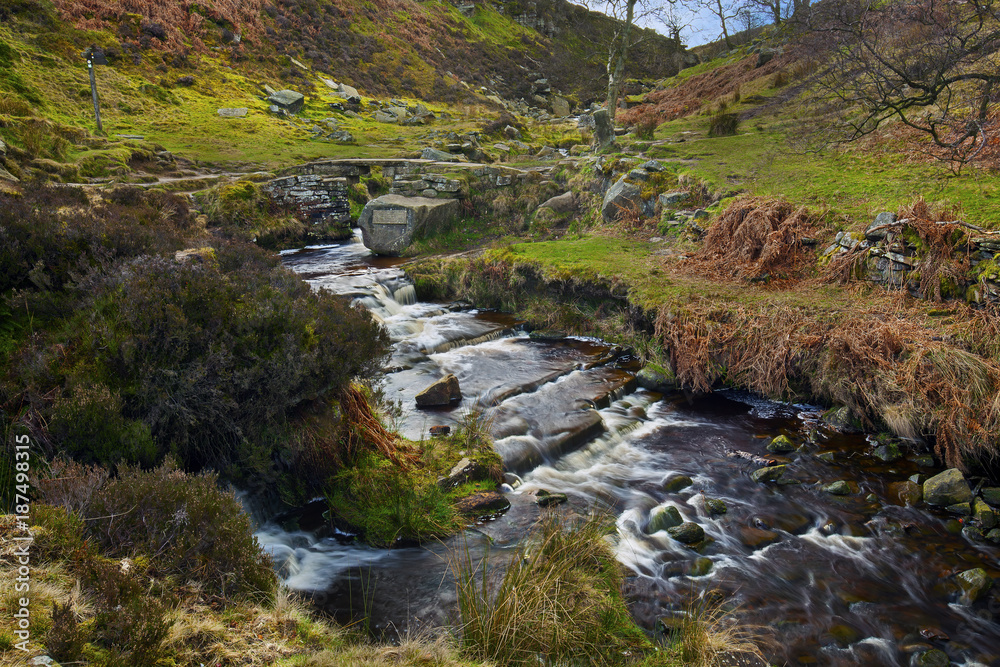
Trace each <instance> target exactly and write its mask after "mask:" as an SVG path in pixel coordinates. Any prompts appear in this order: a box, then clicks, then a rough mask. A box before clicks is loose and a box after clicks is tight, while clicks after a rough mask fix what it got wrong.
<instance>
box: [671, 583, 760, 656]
mask: <svg viewBox="0 0 1000 667" xmlns="http://www.w3.org/2000/svg"><path fill="white" fill-rule="evenodd" d="M763 637H764V631H763V628H759V627H753V626H747V625H743V624H740V623H737V622H736V619H735V617H734V616H733V614H732V613H731V612H728V611H726V610H725V609H724V607H723V606H722V605H721V604H718V603H715V604H711V603H708V602H706V601H705V600H704V599H702V600H698V601H697V602H695V603H694V604H692V605H691V607H690V609H688V610H687V611H686V613H685V614H684V615H683V617H682V621H681V623H680V624H679V625H678V626H677V627H676V628H675V630H674V632H673V635H672V639H673V640H674V641H675V642H676V643H677V644H679V645H680V648H681V656H682V658H683V661H684V664H685V665H690V666H691V667H715V666H716V665H723V664H725V665H753V664H760V665H764V664H767V662H766V661H765V660H764V655H763V654H762V653H761V650H760V645H761V643H762V642H763Z"/></svg>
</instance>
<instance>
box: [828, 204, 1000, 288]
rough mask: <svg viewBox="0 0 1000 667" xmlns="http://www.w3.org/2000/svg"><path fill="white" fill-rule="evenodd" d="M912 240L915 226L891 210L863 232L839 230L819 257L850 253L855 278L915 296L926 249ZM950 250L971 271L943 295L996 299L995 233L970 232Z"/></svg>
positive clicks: (999, 242)
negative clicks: (852, 258)
mask: <svg viewBox="0 0 1000 667" xmlns="http://www.w3.org/2000/svg"><path fill="white" fill-rule="evenodd" d="M916 239H918V236H917V233H916V230H915V229H913V227H912V226H910V225H909V224H908V223H907V221H906V220H897V219H896V214H895V213H888V212H887V213H880V214H879V215H878V217H876V218H875V221H874V222H872V224H871V225H869V227H868V229H867V230H866V231H865V232H864V233H863V234H862V233H858V232H839V233H838V234H837V237H836V238H835V239H834V243H833V245H831V246H830V247H829V248H827V249H826V251H825V252H824V254H823V256H824V258H826V259H828V260H829V259H832V258H833V257H835V256H837V255H842V254H845V253H852V254H853V255H855V256H856V260H855V262H856V263H855V275H856V276H857V277H858V278H861V279H863V280H868V281H870V282H873V283H876V284H879V285H883V286H885V287H887V288H891V289H906V290H908V291H909V292H910V293H911V294H913V295H914V296H920V278H921V276H920V271H921V269H922V268H923V267H922V265H923V262H924V260H925V256H926V254H925V251H922V250H921V248H920V247H919V246H918V244H917V243H916V242H915V241H916ZM955 251H956V252H955V254H956V255H958V256H959V257H963V258H964V257H965V256H967V257H968V259H969V264H970V265H971V270H969V271H966V272H965V273H964V275H962V276H961V277H960V278H958V279H957V280H955V281H954V282H953V283H949V284H947V285H942V296H945V297H951V298H961V299H964V300H966V301H969V302H970V303H978V304H981V303H987V302H1000V268H998V261H1000V260H998V259H997V257H998V255H1000V234H992V233H988V232H984V233H981V234H980V233H978V232H975V231H973V232H972V233H971V236H968V237H966V238H963V239H962V240H961V241H960V242H959V245H957V246H956V248H955Z"/></svg>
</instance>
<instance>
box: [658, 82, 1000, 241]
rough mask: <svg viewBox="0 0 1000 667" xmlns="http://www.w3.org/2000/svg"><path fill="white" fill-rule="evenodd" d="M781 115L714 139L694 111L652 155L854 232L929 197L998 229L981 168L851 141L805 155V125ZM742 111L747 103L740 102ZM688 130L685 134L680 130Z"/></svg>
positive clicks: (993, 188)
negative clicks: (954, 169) (956, 168)
mask: <svg viewBox="0 0 1000 667" xmlns="http://www.w3.org/2000/svg"><path fill="white" fill-rule="evenodd" d="M795 104H796V102H795V101H792V102H791V103H790V104H789V107H786V108H785V109H786V110H785V111H783V112H782V115H780V116H765V117H758V118H753V119H750V120H748V121H744V122H743V123H742V124H741V125H740V128H739V131H738V133H737V134H736V135H735V136H729V137H714V138H709V137H708V136H707V134H708V124H709V118H708V117H707V116H703V115H700V114H699V115H693V116H688V117H686V118H682V119H678V120H675V121H671V122H668V123H664V124H663V125H661V126H660V127H659V128H658V129H657V131H656V138H657V139H661V140H662V139H672V140H676V139H678V138H680V137H682V136H683V137H684V139H685V142H684V143H683V144H668V145H666V146H662V147H656V148H655V149H653V150H652V151H651V153H650V154H651V155H653V156H659V157H661V158H665V159H668V160H672V161H675V162H676V165H675V167H676V168H677V170H678V171H680V172H681V173H689V174H691V175H692V176H695V177H697V178H699V179H702V180H705V181H707V182H708V183H709V184H711V185H712V187H713V188H715V189H717V190H720V191H734V190H740V189H745V190H749V191H750V192H753V193H755V194H764V195H770V196H774V197H779V198H783V199H787V200H789V201H791V202H793V203H796V204H804V205H807V206H810V207H811V208H812V209H813V210H816V211H825V212H827V216H826V218H827V219H828V220H829V221H831V222H832V223H833V226H834V227H835V228H837V229H840V228H851V229H854V228H855V227H856V226H857V225H858V224H860V223H862V222H864V223H867V222H870V221H871V219H873V218H874V216H875V215H877V214H878V213H880V212H881V211H886V210H888V211H895V210H897V209H898V208H899V207H901V206H904V205H907V204H911V203H913V202H914V201H915V200H916V199H917V198H918V197H923V198H924V199H926V200H927V201H928V202H929V203H934V204H936V205H940V206H944V207H948V208H952V207H957V208H958V212H959V216H960V217H961V218H962V219H964V220H965V221H966V222H970V223H973V224H976V225H980V226H984V227H988V228H997V227H998V226H1000V184H998V182H997V180H996V177H995V176H994V175H992V174H990V173H987V172H985V171H983V170H978V169H972V168H966V169H965V170H964V171H963V173H962V174H961V176H954V175H953V174H951V173H950V172H949V171H948V170H947V169H946V168H945V167H944V166H943V165H941V164H939V163H925V162H920V161H915V160H908V159H907V155H906V153H905V151H906V150H907V149H906V148H905V147H902V146H900V147H898V151H899V152H893V151H892V150H891V149H892V148H893V147H892V146H884V148H883V151H879V152H874V151H871V150H867V149H864V148H861V147H860V146H853V145H848V146H846V148H845V149H844V150H836V149H834V148H828V149H826V150H824V151H822V152H820V153H806V152H804V151H803V150H802V149H796V147H795V146H793V145H790V144H789V141H788V138H789V136H790V135H792V133H793V132H794V131H795V130H796V129H797V128H798V127H799V126H801V124H802V123H804V122H806V120H805V119H797V118H795V117H794V113H795V112H794V111H792V110H790V109H791V108H793V107H794V106H795ZM731 108H735V109H737V110H739V109H741V108H743V109H745V108H747V107H746V106H745V105H738V106H735V107H731ZM682 133H687V134H682Z"/></svg>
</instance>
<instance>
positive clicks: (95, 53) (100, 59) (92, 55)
mask: <svg viewBox="0 0 1000 667" xmlns="http://www.w3.org/2000/svg"><path fill="white" fill-rule="evenodd" d="M80 55H82V56H83V57H84V58H86V59H87V71H88V72H90V95H91V97H93V98H94V116H95V117H96V118H97V131H98V132H100V133H102V134H103V132H104V128H103V127H102V126H101V103H100V102H99V101H98V100H97V79H96V78H95V77H94V65H107V64H108V59H107V58H105V57H104V52H103V51H101V50H100V49H98V48H97V47H94V46H91V47H88V48H87V50H86V51H84V52H83V53H81V54H80Z"/></svg>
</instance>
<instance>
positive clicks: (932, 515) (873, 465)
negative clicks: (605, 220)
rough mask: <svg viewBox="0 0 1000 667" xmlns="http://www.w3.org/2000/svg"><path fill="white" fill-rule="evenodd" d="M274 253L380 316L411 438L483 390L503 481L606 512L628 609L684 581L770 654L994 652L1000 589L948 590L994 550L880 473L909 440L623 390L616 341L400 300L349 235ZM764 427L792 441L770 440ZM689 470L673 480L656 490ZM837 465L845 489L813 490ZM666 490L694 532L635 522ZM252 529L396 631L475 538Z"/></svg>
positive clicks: (897, 477) (895, 476)
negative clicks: (442, 381)
mask: <svg viewBox="0 0 1000 667" xmlns="http://www.w3.org/2000/svg"><path fill="white" fill-rule="evenodd" d="M283 260H284V262H285V263H286V265H287V266H289V267H290V268H292V269H293V270H295V271H297V272H298V273H300V274H301V275H302V276H303V277H304V278H305V279H306V280H307V281H309V282H310V283H311V284H312V285H313V286H314V287H316V288H326V289H331V290H333V291H335V292H337V293H340V294H344V295H347V296H349V297H351V298H353V299H355V301H356V303H357V304H359V305H361V306H364V307H366V308H368V309H369V310H370V311H371V312H372V313H373V315H374V316H375V317H377V318H378V319H379V320H380V321H381V322H382V323H383V324H384V325H385V326H386V328H387V329H388V331H389V333H390V336H391V338H392V340H393V344H394V352H393V355H392V359H391V360H390V362H389V364H388V367H387V371H388V372H387V374H386V381H385V391H386V394H387V396H388V397H389V398H390V399H392V400H397V401H399V403H400V405H401V407H402V413H401V418H400V423H399V424H398V428H399V430H400V431H401V432H402V433H403V434H404V435H405V436H406V437H408V438H411V439H420V438H421V437H428V435H427V434H428V429H429V428H430V427H431V426H434V425H442V424H447V425H455V424H458V423H461V421H462V420H463V419H464V418H465V416H466V415H467V414H468V412H469V411H470V410H473V409H487V410H488V411H489V412H490V419H491V423H492V429H493V433H494V436H495V437H496V438H497V440H496V449H497V451H498V452H499V453H500V454H501V455H502V457H503V458H504V461H505V464H506V466H507V468H508V469H509V470H514V471H517V472H518V474H520V475H521V478H522V479H523V484H522V485H521V486H519V487H518V488H517V489H516V490H515V491H514V492H513V493H515V494H520V496H522V497H526V496H528V495H529V494H532V493H534V492H536V491H538V490H540V489H545V490H547V491H549V492H561V493H566V494H567V495H568V496H569V497H570V504H571V505H572V506H573V507H574V508H578V509H586V508H590V509H593V508H597V509H600V510H602V511H606V512H610V513H612V514H613V516H614V517H615V522H616V525H617V528H618V535H617V540H616V542H617V547H616V548H617V554H618V557H619V560H621V562H622V563H624V564H625V565H626V566H627V567H628V568H629V569H630V570H631V571H632V573H633V574H632V576H630V577H629V580H628V588H629V590H628V592H629V596H630V599H631V600H632V601H633V602H632V609H633V613H634V614H635V616H636V617H637V619H638V620H639V622H640V624H641V625H643V626H644V627H647V628H653V627H655V624H656V621H657V619H658V618H661V617H664V616H670V615H671V614H675V613H677V612H678V611H682V610H683V609H684V608H685V607H687V606H689V605H691V604H692V602H691V601H692V600H694V599H698V598H705V597H706V596H708V597H721V598H724V599H726V600H727V603H726V604H727V605H732V606H734V607H736V608H737V610H736V612H735V615H736V618H738V619H739V620H740V621H741V622H744V623H748V624H753V625H758V626H761V628H762V629H763V631H764V632H765V633H766V634H767V636H768V637H769V642H768V644H767V647H766V650H765V653H766V654H767V656H768V658H769V659H770V660H771V661H772V662H774V663H776V664H789V665H799V664H802V665H812V664H817V665H845V666H846V665H908V664H910V660H911V657H912V656H913V655H920V654H921V653H922V652H924V651H926V650H928V649H929V648H936V649H940V650H943V651H945V652H946V653H947V654H948V656H949V658H950V659H951V660H952V661H953V663H955V664H966V665H973V664H977V663H978V664H986V665H990V664H1000V601H998V598H997V597H995V595H996V594H995V593H994V594H993V595H994V596H993V597H991V596H990V595H987V596H985V599H984V600H980V601H979V602H977V603H976V604H974V605H966V604H962V603H961V601H960V595H959V593H960V591H959V589H958V586H957V584H956V582H955V575H956V574H957V573H959V572H962V571H964V570H967V569H970V568H976V567H982V568H985V569H986V570H987V571H988V572H989V573H990V574H991V575H993V576H994V577H1000V561H998V558H1000V549H998V548H997V547H996V546H994V545H984V544H979V543H973V542H970V541H969V540H966V539H965V538H964V537H963V536H962V535H961V524H960V523H958V521H957V517H955V516H952V515H948V514H947V513H945V512H943V511H937V510H930V509H929V508H927V507H926V506H922V505H921V506H917V507H908V506H901V505H899V504H896V503H898V501H891V500H890V498H891V496H892V494H891V493H890V492H889V489H888V486H889V484H890V483H892V482H899V481H903V480H906V479H908V478H910V477H911V476H913V475H923V476H924V477H926V476H929V475H933V474H935V473H936V472H938V471H939V470H940V469H939V468H933V467H929V466H928V465H927V464H928V461H927V460H926V456H924V457H920V456H918V454H922V453H923V452H919V451H916V450H914V451H908V453H907V456H906V457H905V458H903V459H900V460H897V461H894V462H891V463H884V462H880V461H878V460H877V459H874V458H872V457H871V456H869V455H868V452H870V450H871V449H872V444H871V442H870V440H871V438H869V437H868V436H866V435H864V434H844V433H840V432H838V431H837V430H836V429H834V428H832V427H830V426H828V425H826V424H825V423H824V422H823V421H822V419H821V417H820V410H819V408H817V407H815V406H809V405H788V404H779V403H774V402H772V401H767V400H764V399H761V398H759V397H756V396H753V395H751V394H746V393H742V392H737V391H721V392H716V393H714V394H712V395H709V396H705V397H701V398H698V399H694V400H688V399H686V398H685V397H683V396H661V395H660V394H656V393H653V392H649V391H645V390H642V389H637V387H636V384H635V379H634V373H635V371H636V370H637V366H636V363H635V360H633V359H631V358H630V357H629V356H628V355H627V351H622V350H620V349H618V348H615V347H614V346H611V345H608V344H606V343H603V342H601V341H597V340H592V339H579V338H566V339H554V338H545V339H536V338H531V337H530V336H529V335H528V334H527V333H525V332H524V331H522V330H521V329H520V327H519V323H518V322H517V321H516V320H515V319H514V318H512V317H510V316H509V315H505V314H502V313H495V312H484V311H476V310H471V309H467V308H466V307H463V306H462V305H461V304H431V303H419V302H416V300H415V294H414V291H413V287H412V285H411V284H410V283H409V281H407V280H406V278H405V276H404V275H403V272H402V270H401V269H400V268H399V264H400V261H399V260H393V259H385V258H378V257H375V256H373V255H371V254H370V253H369V251H368V250H367V249H366V248H365V247H364V246H363V245H361V244H360V243H358V242H357V241H354V242H348V243H343V244H338V245H333V246H323V247H317V248H307V249H305V250H301V251H294V252H286V253H283ZM447 373H454V374H455V375H456V376H457V377H458V379H459V382H460V384H461V387H462V392H463V396H464V398H463V400H462V402H461V403H460V404H458V405H455V406H453V407H452V408H449V409H437V410H432V411H423V410H417V409H416V408H415V407H414V400H413V399H414V396H415V394H416V393H417V392H419V391H420V390H421V389H423V388H425V387H426V386H428V385H429V384H431V383H432V382H433V381H434V380H436V379H438V378H440V377H442V376H444V375H445V374H447ZM778 435H786V436H787V437H788V438H789V439H790V440H791V441H792V443H793V444H794V445H795V446H796V450H795V451H793V452H790V453H788V454H786V455H783V456H777V455H775V454H771V453H769V452H768V451H767V449H766V446H767V444H768V443H769V442H770V441H771V439H772V438H774V437H776V436H778ZM737 452H739V453H740V454H736V453H737ZM748 456H757V457H763V458H771V459H780V462H783V463H788V469H787V473H786V474H785V475H784V477H783V478H782V480H781V483H779V484H758V483H755V482H753V481H751V479H750V477H749V473H750V472H751V471H752V470H753V469H755V468H757V467H760V466H759V464H755V463H753V462H752V461H751V460H750V459H749V458H747V457H748ZM785 459H787V461H786V460H785ZM922 464H923V465H922ZM684 476H686V477H689V478H690V480H691V483H690V485H686V486H684V487H683V488H679V489H676V490H673V491H668V490H666V489H667V488H674V487H673V486H672V485H671V482H672V481H673V480H676V479H677V478H680V477H684ZM839 480H843V481H846V482H847V483H848V485H849V486H850V489H851V493H850V494H849V495H844V496H835V495H831V494H830V493H827V492H825V491H824V490H823V486H825V485H827V484H829V483H831V482H835V481H839ZM706 499H712V500H721V501H723V502H724V503H725V507H726V511H725V513H722V514H718V513H712V512H710V511H709V510H708V508H707V507H706V503H705V501H706ZM667 506H673V507H675V508H676V509H677V510H678V512H679V514H680V515H681V516H682V518H683V519H684V520H685V521H692V522H695V523H697V524H699V525H700V526H701V527H702V528H703V530H704V531H705V535H706V538H707V539H706V540H705V542H704V543H703V544H701V545H699V548H698V550H694V549H691V548H689V547H687V546H685V545H682V544H680V543H679V542H677V541H675V540H673V539H672V538H671V537H669V536H668V535H667V533H666V532H665V531H656V532H653V533H652V534H650V533H649V531H648V526H647V524H648V522H649V518H650V516H651V514H653V513H655V512H657V511H658V510H660V509H662V508H665V507H667ZM258 538H259V539H260V541H261V543H262V544H264V546H265V548H266V549H268V550H269V551H270V552H271V553H272V554H273V555H274V556H275V561H276V563H277V565H278V567H279V573H280V574H281V575H282V577H283V579H284V580H285V582H286V584H287V585H288V586H289V587H291V588H293V589H296V590H300V591H304V592H308V593H310V594H311V595H313V596H314V598H315V599H317V601H318V602H319V603H320V605H321V606H322V607H324V608H325V609H328V610H329V611H331V612H332V613H334V614H335V615H339V616H341V617H344V618H353V619H354V620H357V618H358V617H359V615H360V616H363V617H364V618H365V619H366V622H368V623H370V624H371V625H372V627H374V628H377V629H381V630H383V631H384V630H386V629H392V630H393V631H395V632H400V633H406V632H410V631H415V630H419V629H422V628H427V627H436V626H441V625H444V624H447V623H449V622H452V621H453V620H454V619H453V618H452V616H453V611H452V610H453V605H454V589H453V583H452V581H451V579H450V568H449V566H448V559H449V553H451V552H453V550H454V549H456V548H458V549H463V550H468V552H469V553H470V554H472V555H474V556H475V557H476V558H479V557H482V556H483V555H485V554H486V553H487V551H488V550H489V549H490V548H491V546H490V544H489V540H488V539H487V538H486V537H484V536H483V535H482V534H481V532H478V531H475V530H470V531H468V532H467V533H466V534H465V535H463V536H459V537H457V538H453V539H452V540H449V541H446V542H444V543H439V544H434V545H429V546H427V547H420V548H407V549H395V550H391V551H390V550H381V549H372V548H369V547H364V546H359V545H357V544H355V543H353V542H352V541H351V540H350V539H348V537H347V536H333V537H328V538H325V539H322V540H318V539H316V538H315V537H313V536H311V535H309V534H307V533H289V532H287V531H283V530H281V529H280V528H278V527H276V526H274V525H265V526H263V527H262V528H261V529H260V531H259V532H258ZM509 546H510V545H493V546H492V549H493V550H494V551H496V550H498V549H500V550H502V549H505V548H508V547H509Z"/></svg>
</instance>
